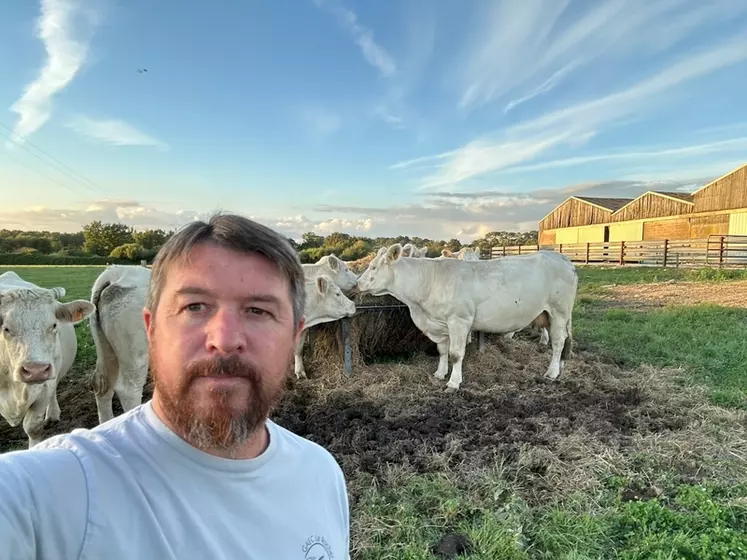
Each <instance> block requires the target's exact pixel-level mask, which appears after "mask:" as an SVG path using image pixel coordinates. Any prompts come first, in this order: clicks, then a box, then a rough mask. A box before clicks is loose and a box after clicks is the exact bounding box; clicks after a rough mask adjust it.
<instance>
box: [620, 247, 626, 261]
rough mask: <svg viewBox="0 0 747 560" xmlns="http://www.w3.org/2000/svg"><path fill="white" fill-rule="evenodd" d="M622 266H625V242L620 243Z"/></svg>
mask: <svg viewBox="0 0 747 560" xmlns="http://www.w3.org/2000/svg"><path fill="white" fill-rule="evenodd" d="M620 264H625V241H620Z"/></svg>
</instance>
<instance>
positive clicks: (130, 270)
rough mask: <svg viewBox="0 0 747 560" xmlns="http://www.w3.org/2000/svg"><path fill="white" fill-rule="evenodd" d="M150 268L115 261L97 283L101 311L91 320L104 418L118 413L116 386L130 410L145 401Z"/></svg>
mask: <svg viewBox="0 0 747 560" xmlns="http://www.w3.org/2000/svg"><path fill="white" fill-rule="evenodd" d="M150 274H151V271H150V269H149V268H147V267H144V266H139V265H138V266H128V265H113V266H110V267H108V268H107V269H106V270H104V272H102V273H101V274H100V275H99V277H98V278H96V281H95V282H94V283H93V288H92V289H91V302H92V303H93V304H94V305H95V306H96V313H94V314H92V315H91V316H90V317H89V319H88V324H89V326H90V328H91V335H92V336H93V341H94V344H95V345H96V369H95V370H94V372H93V392H94V394H95V396H96V408H97V410H98V415H99V423H103V422H106V421H107V420H111V419H112V418H114V411H113V409H112V397H113V396H114V392H115V391H116V393H117V397H119V402H120V403H121V404H122V409H123V410H124V411H125V412H127V411H128V410H131V409H133V408H135V407H136V406H138V405H139V404H141V403H142V400H143V386H144V385H145V382H146V380H147V378H148V364H149V357H148V339H147V337H146V334H145V321H144V320H143V308H144V307H145V300H146V297H147V291H148V284H149V282H150Z"/></svg>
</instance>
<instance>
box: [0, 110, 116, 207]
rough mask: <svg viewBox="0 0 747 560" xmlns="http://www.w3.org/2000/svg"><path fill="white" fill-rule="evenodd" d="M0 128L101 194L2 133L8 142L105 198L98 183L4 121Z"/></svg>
mask: <svg viewBox="0 0 747 560" xmlns="http://www.w3.org/2000/svg"><path fill="white" fill-rule="evenodd" d="M0 126H2V127H3V128H5V129H7V130H9V131H10V132H11V134H15V135H16V136H18V137H19V138H22V139H23V140H24V141H25V142H26V143H28V144H29V145H31V146H33V147H34V148H36V149H37V150H39V151H40V152H41V153H43V154H44V155H46V156H47V157H49V158H50V159H52V160H54V161H56V162H57V163H58V164H60V165H61V166H62V167H65V168H66V169H68V170H69V171H71V172H72V173H75V174H76V175H77V176H78V177H80V178H82V179H83V180H84V181H86V182H87V183H89V184H90V185H92V186H93V187H94V188H95V189H99V192H96V191H94V189H92V188H91V187H90V186H89V185H86V184H84V183H83V182H82V181H81V180H80V179H77V178H76V177H73V176H72V175H70V173H67V172H65V171H63V170H62V169H59V168H57V167H55V166H53V165H52V164H51V163H49V162H48V161H44V159H42V158H41V156H39V155H38V154H35V153H34V152H32V151H31V150H29V149H28V148H27V147H26V146H24V145H23V144H21V143H20V142H18V141H16V140H15V139H14V138H13V137H12V136H8V135H7V134H3V133H0V135H2V136H3V137H5V138H7V139H8V140H9V141H10V142H12V143H13V144H15V145H16V146H18V147H19V148H21V149H23V150H25V151H27V152H28V153H30V154H31V155H32V156H34V157H35V158H37V159H38V160H40V161H41V162H43V163H46V164H47V165H49V166H51V167H53V168H54V169H56V170H57V171H59V172H60V173H62V174H63V175H66V176H67V177H70V178H71V179H72V180H74V181H75V182H77V183H79V184H80V185H82V186H83V187H85V188H87V189H89V190H91V191H92V192H94V193H95V194H99V195H102V196H104V192H103V189H102V188H101V187H100V186H99V185H97V184H96V183H94V182H93V181H91V180H90V179H88V178H86V177H85V176H83V175H81V174H80V173H78V172H77V171H75V170H74V169H73V168H71V167H70V166H69V165H66V164H64V163H62V162H61V161H60V160H59V159H57V158H56V157H54V156H53V155H51V154H49V153H48V152H46V151H44V150H42V149H41V148H40V147H39V146H37V145H36V144H34V143H33V142H32V141H31V140H29V139H28V138H26V137H24V136H22V135H21V134H18V133H17V132H13V129H12V128H11V127H9V126H8V125H7V124H5V123H3V122H2V121H0ZM5 155H7V154H5ZM8 157H10V156H8Z"/></svg>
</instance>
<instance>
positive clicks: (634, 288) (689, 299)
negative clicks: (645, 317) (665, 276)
mask: <svg viewBox="0 0 747 560" xmlns="http://www.w3.org/2000/svg"><path fill="white" fill-rule="evenodd" d="M604 288H605V290H606V293H604V294H602V295H600V296H599V297H600V299H602V300H606V301H610V302H614V303H615V304H616V306H620V305H622V306H623V307H627V308H632V309H644V310H645V309H651V308H656V307H665V306H668V305H695V304H699V303H716V304H718V305H723V306H727V307H747V281H745V280H739V281H731V282H676V281H672V280H670V281H668V282H659V283H655V284H626V285H609V286H604Z"/></svg>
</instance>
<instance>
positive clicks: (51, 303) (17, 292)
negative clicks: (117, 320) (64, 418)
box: [0, 272, 94, 447]
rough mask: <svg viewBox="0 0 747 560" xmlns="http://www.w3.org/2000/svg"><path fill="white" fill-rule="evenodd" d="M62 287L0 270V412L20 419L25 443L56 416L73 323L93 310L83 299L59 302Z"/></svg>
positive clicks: (73, 348)
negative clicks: (48, 286)
mask: <svg viewBox="0 0 747 560" xmlns="http://www.w3.org/2000/svg"><path fill="white" fill-rule="evenodd" d="M64 295H65V288H51V289H45V288H40V287H39V286H37V285H36V284H32V283H31V282H27V281H25V280H23V279H22V278H21V277H20V276H18V274H16V273H15V272H5V273H4V274H0V330H1V331H2V334H0V414H2V416H3V418H5V420H7V422H8V424H10V425H11V426H17V425H18V424H19V423H20V422H21V421H23V430H24V432H26V435H27V436H28V438H29V447H33V446H34V445H36V444H37V443H39V442H40V441H41V438H42V432H43V430H44V425H45V424H46V423H47V422H57V421H59V419H60V405H59V403H58V402H57V384H58V383H59V381H60V379H62V378H63V377H64V376H65V375H66V374H67V372H68V371H70V368H71V367H72V365H73V362H74V361H75V356H76V353H77V351H78V341H77V338H76V337H75V327H73V325H74V324H76V323H78V322H80V321H82V320H83V319H85V318H86V317H87V316H88V315H90V314H91V313H93V311H94V306H93V305H92V304H91V303H89V302H87V301H86V300H81V299H78V300H75V301H71V302H68V303H61V302H59V301H58V298H61V297H63V296H64Z"/></svg>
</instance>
